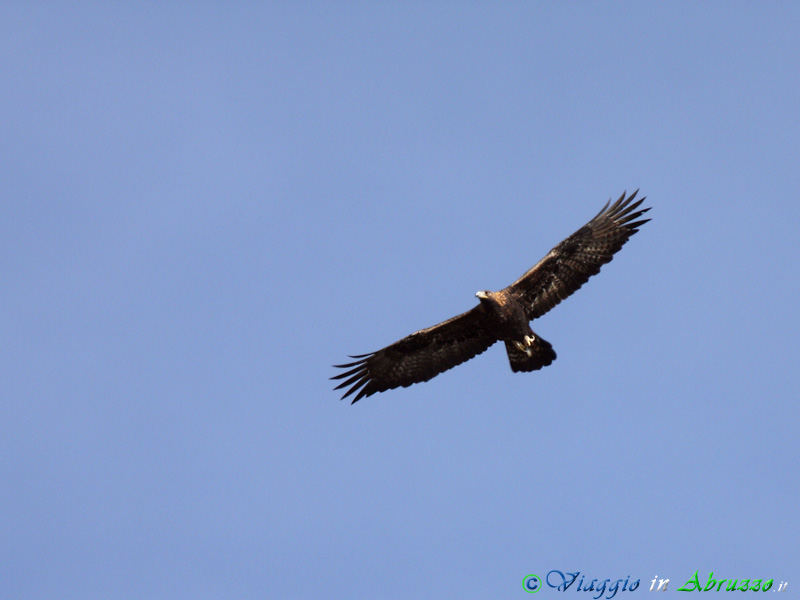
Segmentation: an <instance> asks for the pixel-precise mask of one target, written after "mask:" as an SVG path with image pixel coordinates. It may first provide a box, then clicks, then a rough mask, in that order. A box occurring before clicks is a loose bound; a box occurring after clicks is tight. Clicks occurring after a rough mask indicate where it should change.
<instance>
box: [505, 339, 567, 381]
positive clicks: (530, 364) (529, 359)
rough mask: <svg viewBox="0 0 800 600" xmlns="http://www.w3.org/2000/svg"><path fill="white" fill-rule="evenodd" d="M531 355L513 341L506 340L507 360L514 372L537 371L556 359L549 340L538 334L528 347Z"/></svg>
mask: <svg viewBox="0 0 800 600" xmlns="http://www.w3.org/2000/svg"><path fill="white" fill-rule="evenodd" d="M527 349H528V350H530V352H531V355H530V356H528V354H527V352H524V351H522V350H520V349H518V348H517V347H516V346H515V345H514V343H513V342H506V352H508V361H509V362H510V363H511V370H512V371H514V372H515V373H518V372H520V371H538V370H539V369H541V368H542V367H546V366H547V365H549V364H550V363H552V362H553V361H554V360H555V359H556V352H555V350H553V346H551V345H550V342H548V341H547V340H543V339H542V338H540V337H539V336H538V335H537V336H536V339H535V340H534V342H533V344H531V345H530V346H529V347H528V348H527Z"/></svg>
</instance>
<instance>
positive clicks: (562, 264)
mask: <svg viewBox="0 0 800 600" xmlns="http://www.w3.org/2000/svg"><path fill="white" fill-rule="evenodd" d="M637 193H638V190H637V191H636V192H633V194H631V195H630V196H628V197H627V198H625V194H624V193H623V194H622V196H620V197H619V200H617V201H616V202H614V204H611V206H609V204H610V201H609V202H607V203H606V205H605V206H604V207H603V210H601V211H600V212H599V213H597V216H595V217H594V218H593V219H592V220H591V221H589V222H588V223H587V224H586V225H584V226H583V227H581V228H580V229H579V230H578V231H576V232H575V233H573V234H572V235H571V236H569V237H568V238H567V239H565V240H564V241H563V242H561V243H560V244H558V245H557V246H556V247H555V248H553V249H552V250H550V252H549V253H548V254H547V256H545V257H544V258H543V259H542V260H540V261H539V262H538V263H537V264H536V265H534V266H533V268H531V269H530V270H529V271H528V272H527V273H525V274H524V275H523V276H522V277H520V278H519V279H517V280H516V281H515V282H514V283H512V284H511V285H510V286H509V287H508V289H510V290H511V292H512V293H513V294H514V296H515V297H516V298H517V300H519V301H520V302H521V303H522V304H523V305H524V307H525V312H526V314H527V316H528V319H535V318H537V317H541V316H542V315H543V314H544V313H546V312H547V311H548V310H550V309H551V308H553V307H554V306H555V305H557V304H558V303H559V302H561V301H562V300H564V299H565V298H567V297H568V296H569V295H570V294H572V293H573V292H575V291H577V290H578V289H579V288H580V287H581V286H582V285H583V284H584V283H586V282H587V281H588V280H589V277H591V276H592V275H596V274H597V273H599V272H600V267H601V266H602V265H604V264H606V263H607V262H611V259H612V258H613V257H614V254H615V253H616V252H617V251H619V249H620V248H622V246H623V245H624V244H625V242H627V241H628V238H630V237H631V236H632V235H633V234H634V233H636V232H637V231H638V227H639V226H641V225H643V224H644V223H647V221H649V220H650V219H641V220H638V221H637V220H636V219H638V218H639V217H641V216H642V215H643V214H644V213H646V212H647V211H648V210H650V209H649V208H644V209H642V210H636V209H637V208H639V205H640V204H641V203H642V202H643V201H644V198H641V199H640V200H638V201H636V202H633V199H634V198H635V197H636V194H637Z"/></svg>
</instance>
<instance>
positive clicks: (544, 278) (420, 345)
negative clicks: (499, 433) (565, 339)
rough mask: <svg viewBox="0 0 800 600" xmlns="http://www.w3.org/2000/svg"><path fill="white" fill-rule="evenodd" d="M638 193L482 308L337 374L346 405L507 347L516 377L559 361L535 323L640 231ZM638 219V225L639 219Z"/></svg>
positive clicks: (486, 295)
mask: <svg viewBox="0 0 800 600" xmlns="http://www.w3.org/2000/svg"><path fill="white" fill-rule="evenodd" d="M637 193H638V190H637V191H636V192H634V193H633V194H631V195H630V196H628V197H627V198H625V194H624V193H623V194H622V196H620V197H619V199H618V200H617V201H616V202H614V204H611V203H610V201H609V202H607V203H606V205H605V206H604V207H603V209H602V210H601V211H600V212H599V213H597V215H596V216H595V217H594V218H593V219H592V220H591V221H589V222H588V223H587V224H586V225H584V226H583V227H581V228H580V229H579V230H578V231H576V232H575V233H573V234H572V235H571V236H569V237H568V238H567V239H565V240H564V241H563V242H561V243H560V244H558V245H557V246H556V247H555V248H553V249H552V250H550V252H548V253H547V256H545V257H544V258H543V259H542V260H540V261H539V262H538V263H536V264H535V265H534V266H533V267H532V268H531V269H529V270H528V272H526V273H525V274H524V275H523V276H522V277H520V278H519V279H517V280H516V281H515V282H514V283H512V284H511V285H510V286H508V287H507V288H505V289H504V290H501V291H499V292H487V291H482V292H478V293H477V294H475V295H476V296H477V297H478V298H479V299H480V304H478V306H476V307H475V308H473V309H472V310H469V311H467V312H465V313H463V314H461V315H458V316H457V317H453V318H452V319H449V320H447V321H445V322H443V323H439V324H438V325H434V326H433V327H428V328H427V329H422V330H421V331H417V332H416V333H412V334H411V335H409V336H407V337H405V338H403V339H402V340H400V341H398V342H395V343H394V344H391V345H390V346H386V348H383V349H382V350H378V351H377V352H372V353H370V354H361V355H358V356H351V358H355V359H357V360H356V361H354V362H351V363H347V364H344V365H335V366H336V367H337V368H341V369H347V370H346V371H345V372H344V373H340V374H339V375H335V376H334V377H332V378H331V379H344V381H342V382H341V383H340V384H339V385H337V386H336V388H335V389H337V390H338V389H341V388H344V387H348V386H350V389H348V390H347V392H346V393H345V395H344V396H342V399H344V398H347V397H348V396H350V395H351V394H353V393H355V392H358V393H357V394H356V396H355V398H353V403H355V402H357V401H358V400H360V399H361V398H364V397H366V396H371V395H372V394H375V393H377V392H383V391H386V390H389V389H393V388H396V387H401V386H402V387H408V386H409V385H411V384H413V383H420V382H423V381H428V380H429V379H431V378H433V377H435V376H436V375H438V374H439V373H442V372H444V371H447V370H448V369H451V368H453V367H455V366H456V365H459V364H461V363H463V362H466V361H468V360H469V359H471V358H472V357H473V356H476V355H478V354H480V353H481V352H483V351H484V350H486V349H487V348H488V347H489V346H491V345H492V344H494V343H495V342H497V341H498V340H503V341H504V342H505V346H506V351H507V353H508V359H509V362H510V364H511V370H512V371H514V372H519V371H536V370H538V369H541V368H542V367H546V366H547V365H549V364H550V363H552V362H553V361H554V360H555V359H556V353H555V351H553V347H552V346H551V345H550V343H549V342H547V341H545V340H544V339H542V338H540V337H539V336H538V335H536V334H535V333H534V332H533V330H531V328H530V325H529V321H531V320H533V319H536V318H538V317H541V316H542V315H543V314H545V313H546V312H547V311H549V310H550V309H551V308H553V307H554V306H556V305H557V304H558V303H559V302H561V301H562V300H564V299H565V298H566V297H567V296H569V295H570V294H572V293H573V292H575V291H576V290H578V289H579V288H580V287H581V286H582V285H583V284H584V283H586V281H588V279H589V277H591V276H592V275H596V274H597V273H599V272H600V267H601V266H602V265H604V264H606V263H607V262H610V261H611V259H612V258H613V257H614V254H615V253H616V252H618V251H619V249H620V248H622V246H623V245H624V244H625V242H627V241H628V238H630V237H631V236H632V235H633V234H634V233H636V232H637V231H638V228H639V227H640V226H641V225H643V224H644V223H646V222H647V221H649V220H650V219H639V217H641V216H642V215H643V214H644V213H646V212H647V211H648V210H650V209H649V208H643V209H641V210H637V209H638V208H639V205H641V203H642V202H643V201H644V198H641V199H640V200H637V201H636V202H634V201H633V200H634V198H635V197H636V194H637ZM637 219H639V220H637Z"/></svg>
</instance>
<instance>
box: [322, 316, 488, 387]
mask: <svg viewBox="0 0 800 600" xmlns="http://www.w3.org/2000/svg"><path fill="white" fill-rule="evenodd" d="M484 310H485V309H484V308H483V306H482V305H480V304H479V305H478V306H476V307H475V308H473V309H472V310H470V311H467V312H465V313H463V314H460V315H458V316H457V317H453V318H452V319H449V320H447V321H445V322H444V323H439V324H438V325H434V326H433V327H428V328H427V329H423V330H421V331H417V332H416V333H412V334H411V335H409V336H407V337H404V338H403V339H402V340H400V341H398V342H395V343H394V344H392V345H391V346H386V348H384V349H383V350H378V351H377V352H372V353H370V354H361V355H359V356H351V357H350V358H357V359H358V360H357V361H355V362H351V363H347V364H345V365H334V366H335V367H336V368H340V369H348V370H347V371H345V372H344V373H340V374H339V375H336V376H334V377H331V379H345V378H347V379H345V381H343V382H342V383H340V384H339V385H337V386H336V388H334V389H337V390H338V389H341V388H343V387H347V386H352V387H350V389H349V390H347V393H346V394H345V395H344V396H342V400H344V399H345V398H347V397H348V396H349V395H350V394H352V393H354V392H355V391H356V390H359V391H358V394H357V395H356V397H355V398H353V403H355V402H358V401H359V400H360V399H361V398H364V397H365V396H371V395H372V394H375V393H376V392H383V391H386V390H390V389H392V388H396V387H400V386H402V387H408V386H410V385H411V384H413V383H421V382H423V381H428V380H429V379H431V378H433V377H436V375H438V374H439V373H442V372H444V371H447V370H448V369H452V368H453V367H455V366H456V365H460V364H461V363H463V362H466V361H468V360H469V359H470V358H472V357H473V356H476V355H478V354H480V353H481V352H483V351H484V350H486V349H487V348H488V347H489V346H491V345H492V344H494V343H495V342H496V341H497V339H496V338H495V337H494V336H492V335H491V334H490V333H488V332H487V331H486V329H485V327H484V319H483V314H484Z"/></svg>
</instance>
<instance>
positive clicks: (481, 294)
mask: <svg viewBox="0 0 800 600" xmlns="http://www.w3.org/2000/svg"><path fill="white" fill-rule="evenodd" d="M475 297H476V298H480V299H481V300H486V298H488V297H489V296H487V295H486V292H484V291H480V292H475Z"/></svg>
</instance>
